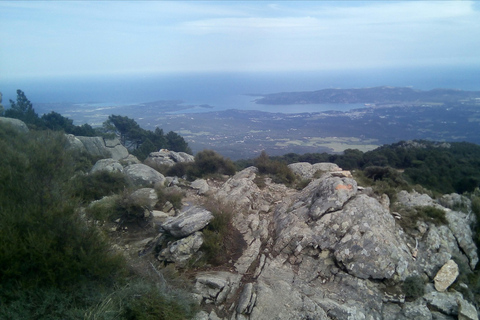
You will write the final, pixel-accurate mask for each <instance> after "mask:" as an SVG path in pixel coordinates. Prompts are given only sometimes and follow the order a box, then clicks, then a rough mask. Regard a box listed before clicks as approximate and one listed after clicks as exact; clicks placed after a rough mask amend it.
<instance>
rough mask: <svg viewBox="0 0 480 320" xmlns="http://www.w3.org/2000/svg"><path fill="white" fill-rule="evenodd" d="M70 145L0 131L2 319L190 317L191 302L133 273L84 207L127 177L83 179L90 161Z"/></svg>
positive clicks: (53, 136)
mask: <svg viewBox="0 0 480 320" xmlns="http://www.w3.org/2000/svg"><path fill="white" fill-rule="evenodd" d="M65 145H66V138H65V136H64V135H63V134H62V133H61V132H52V131H49V130H45V131H33V130H31V131H30V132H29V133H20V132H19V131H17V130H15V129H14V128H13V127H11V126H9V125H2V126H0V148H1V150H2V157H0V208H1V210H0V301H1V304H0V318H2V319H83V318H90V319H118V318H124V319H186V318H189V317H191V316H192V314H193V312H194V311H193V310H194V308H192V304H191V303H190V302H189V301H190V300H189V299H187V298H185V296H183V297H180V296H178V295H173V296H172V294H171V290H170V289H168V290H167V288H162V287H159V286H157V285H156V284H155V282H151V281H149V282H148V283H146V282H144V281H143V282H142V281H141V280H139V278H138V277H139V276H138V275H136V274H133V273H128V272H127V271H128V265H127V263H126V261H125V259H124V258H123V255H121V254H120V253H116V252H115V251H113V250H112V248H111V244H110V242H109V239H108V238H106V236H105V234H104V233H103V232H102V231H101V230H100V229H98V227H97V226H96V225H95V224H94V223H92V222H90V221H89V219H85V217H84V215H83V214H82V212H81V211H80V210H78V208H79V207H80V204H82V203H85V202H86V201H90V200H91V199H95V198H99V197H102V196H104V195H109V194H113V193H116V192H117V191H118V189H119V188H121V187H122V186H123V180H122V179H123V178H122V177H120V176H116V175H115V174H114V175H111V174H108V175H103V174H98V175H91V177H90V178H88V179H87V178H85V176H83V175H82V174H81V172H80V171H81V170H84V168H85V165H86V163H85V162H86V159H85V158H84V157H83V156H82V155H81V154H78V153H75V152H73V151H68V150H66V149H65ZM91 165H92V163H90V166H91ZM75 176H76V178H74V179H72V177H75ZM111 179H113V180H111ZM110 183H111V185H112V186H108V185H109V184H110ZM86 189H88V190H86ZM92 189H93V190H92ZM93 191H95V192H93ZM87 199H88V200H87ZM113 199H114V200H115V199H116V198H115V197H113ZM112 202H113V203H115V201H112ZM107 207H108V205H107ZM97 213H98V211H97ZM90 214H91V212H90Z"/></svg>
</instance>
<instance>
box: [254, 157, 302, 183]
mask: <svg viewBox="0 0 480 320" xmlns="http://www.w3.org/2000/svg"><path fill="white" fill-rule="evenodd" d="M254 165H255V167H257V168H258V172H259V173H260V174H266V175H269V176H270V177H271V178H272V181H273V182H275V183H283V184H286V185H292V184H293V183H294V182H295V179H296V177H295V174H294V173H293V171H292V170H291V169H290V168H289V167H288V166H287V164H286V163H285V162H282V161H278V160H271V159H270V158H269V157H268V155H267V153H266V152H265V151H262V153H261V154H260V156H258V158H256V159H254Z"/></svg>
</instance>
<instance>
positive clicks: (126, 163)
mask: <svg viewBox="0 0 480 320" xmlns="http://www.w3.org/2000/svg"><path fill="white" fill-rule="evenodd" d="M139 163H142V162H141V161H140V160H138V159H137V157H135V156H134V155H133V154H129V155H128V156H126V157H125V158H123V159H120V164H121V165H122V166H129V165H131V164H139Z"/></svg>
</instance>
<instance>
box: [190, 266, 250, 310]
mask: <svg viewBox="0 0 480 320" xmlns="http://www.w3.org/2000/svg"><path fill="white" fill-rule="evenodd" d="M240 279H241V276H240V275H238V274H233V273H230V272H225V271H218V272H204V273H199V274H197V276H196V282H195V292H196V293H197V294H200V295H201V296H202V297H203V301H205V302H206V303H215V304H217V305H218V304H221V303H223V302H224V301H225V300H226V299H228V298H230V297H232V296H233V295H235V294H236V292H237V290H238V286H239V283H240Z"/></svg>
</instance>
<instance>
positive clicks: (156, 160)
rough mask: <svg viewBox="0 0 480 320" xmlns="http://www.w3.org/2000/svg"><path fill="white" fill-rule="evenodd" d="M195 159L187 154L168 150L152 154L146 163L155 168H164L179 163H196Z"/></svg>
mask: <svg viewBox="0 0 480 320" xmlns="http://www.w3.org/2000/svg"><path fill="white" fill-rule="evenodd" d="M194 161H195V158H194V157H193V156H192V155H190V154H188V153H185V152H175V151H170V150H167V149H161V150H160V151H158V152H151V153H150V155H149V156H148V158H147V159H145V161H144V163H145V164H146V165H148V166H151V167H153V168H158V167H162V166H168V167H170V166H173V165H174V164H175V163H177V162H194Z"/></svg>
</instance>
